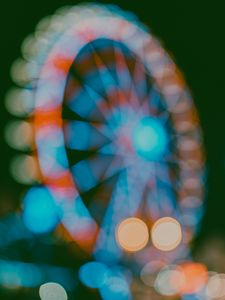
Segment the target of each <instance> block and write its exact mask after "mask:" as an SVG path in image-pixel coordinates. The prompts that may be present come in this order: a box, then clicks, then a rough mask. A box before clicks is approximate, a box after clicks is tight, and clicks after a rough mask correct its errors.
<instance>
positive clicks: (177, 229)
mask: <svg viewBox="0 0 225 300" xmlns="http://www.w3.org/2000/svg"><path fill="white" fill-rule="evenodd" d="M151 237H152V243H153V245H154V246H155V247H156V248H157V249H159V250H162V251H170V250H173V249H175V248H176V247H177V246H178V245H179V244H180V242H181V239H182V232H181V226H180V224H179V223H178V221H177V220H175V219H173V218H169V217H165V218H161V219H159V220H157V221H156V222H155V223H154V225H153V227H152V229H151Z"/></svg>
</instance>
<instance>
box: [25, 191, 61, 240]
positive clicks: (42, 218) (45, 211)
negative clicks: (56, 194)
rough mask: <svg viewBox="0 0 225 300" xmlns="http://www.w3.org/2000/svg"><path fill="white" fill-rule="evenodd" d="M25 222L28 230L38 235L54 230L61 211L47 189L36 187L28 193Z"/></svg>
mask: <svg viewBox="0 0 225 300" xmlns="http://www.w3.org/2000/svg"><path fill="white" fill-rule="evenodd" d="M23 220H24V223H25V225H26V226H27V228H28V229H29V230H30V231H31V232H33V233H36V234H42V233H46V232H49V231H51V230H53V229H54V227H55V226H56V225H57V223H58V221H59V209H58V207H57V205H56V204H55V202H54V199H53V197H52V195H51V194H50V192H49V190H48V189H47V188H45V187H34V188H31V189H30V190H29V191H28V192H27V194H26V195H25V197H24V210H23Z"/></svg>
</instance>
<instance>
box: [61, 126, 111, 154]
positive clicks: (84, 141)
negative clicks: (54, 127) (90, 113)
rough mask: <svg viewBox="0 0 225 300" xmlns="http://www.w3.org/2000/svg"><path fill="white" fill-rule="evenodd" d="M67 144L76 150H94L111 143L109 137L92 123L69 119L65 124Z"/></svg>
mask: <svg viewBox="0 0 225 300" xmlns="http://www.w3.org/2000/svg"><path fill="white" fill-rule="evenodd" d="M64 135H65V144H66V147H67V148H70V149H74V150H81V151H82V150H94V149H98V148H101V147H102V146H103V145H106V144H107V143H109V141H110V140H109V138H108V137H106V136H105V135H104V134H102V133H101V132H99V130H97V128H96V127H94V126H92V124H90V123H87V122H83V121H69V122H67V123H65V126H64Z"/></svg>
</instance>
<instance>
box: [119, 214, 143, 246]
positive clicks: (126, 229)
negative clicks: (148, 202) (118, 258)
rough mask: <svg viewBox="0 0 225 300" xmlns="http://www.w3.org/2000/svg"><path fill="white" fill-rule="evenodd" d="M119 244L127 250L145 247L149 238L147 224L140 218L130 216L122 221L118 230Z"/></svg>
mask: <svg viewBox="0 0 225 300" xmlns="http://www.w3.org/2000/svg"><path fill="white" fill-rule="evenodd" d="M116 238H117V242H118V244H119V245H120V246H121V248H123V249H124V250H126V251H131V252H135V251H139V250H141V249H143V248H144V247H145V246H146V245H147V243H148V239H149V233H148V227H147V225H146V224H145V223H144V222H143V221H142V220H140V219H138V218H128V219H125V220H124V221H122V222H121V223H120V224H119V226H118V228H117V232H116Z"/></svg>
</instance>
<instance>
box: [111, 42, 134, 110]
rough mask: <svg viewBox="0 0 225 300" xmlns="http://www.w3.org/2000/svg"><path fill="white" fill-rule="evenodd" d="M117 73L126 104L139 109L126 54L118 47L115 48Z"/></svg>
mask: <svg viewBox="0 0 225 300" xmlns="http://www.w3.org/2000/svg"><path fill="white" fill-rule="evenodd" d="M114 49H115V50H114V51H115V64H116V73H117V77H118V81H119V86H120V89H121V90H122V91H123V97H124V102H125V103H127V104H130V105H132V106H133V107H134V108H136V107H138V105H139V102H138V99H137V95H136V93H135V89H134V86H133V83H132V82H133V78H132V76H131V73H130V71H129V68H128V62H127V61H126V58H125V54H124V53H123V52H122V50H121V49H119V48H118V47H116V46H115V47H114Z"/></svg>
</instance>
